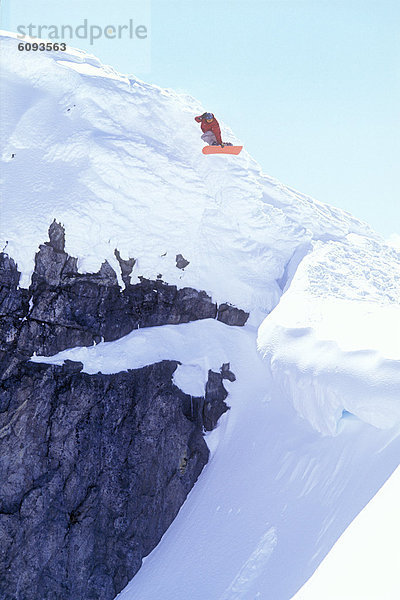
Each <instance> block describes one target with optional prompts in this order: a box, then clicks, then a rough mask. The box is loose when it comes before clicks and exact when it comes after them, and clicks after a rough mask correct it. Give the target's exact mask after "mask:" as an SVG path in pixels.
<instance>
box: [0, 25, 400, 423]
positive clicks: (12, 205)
mask: <svg viewBox="0 0 400 600" xmlns="http://www.w3.org/2000/svg"><path fill="white" fill-rule="evenodd" d="M17 43H18V40H17V39H16V36H15V35H14V34H9V33H6V32H3V35H2V36H1V56H2V64H1V78H2V94H3V97H2V107H4V110H3V118H2V122H1V138H2V149H1V159H2V171H3V174H4V175H3V183H4V189H5V192H4V205H3V208H2V223H1V228H2V230H1V232H0V247H1V248H4V247H6V251H7V252H8V253H9V254H10V256H12V257H13V258H14V259H15V260H16V262H17V264H18V268H19V270H20V271H21V272H22V278H21V282H20V284H21V287H26V286H27V285H28V282H29V279H30V275H31V273H32V270H33V261H34V255H35V252H36V249H37V247H38V245H39V243H41V242H42V241H43V239H46V235H47V228H48V226H49V223H50V222H51V221H52V220H53V219H54V218H55V219H56V220H57V221H59V222H61V223H63V224H64V226H65V230H66V251H67V252H68V253H69V254H70V255H71V256H77V257H78V267H79V270H80V271H81V272H95V271H97V270H98V269H99V268H100V266H101V264H102V263H103V262H104V260H107V261H108V262H109V264H110V265H111V266H113V268H114V270H115V272H117V273H119V272H120V271H119V265H118V262H117V259H116V257H115V255H114V249H115V248H118V249H119V251H120V253H121V256H123V257H124V258H127V257H134V258H135V259H136V263H135V266H134V269H133V273H132V275H131V281H132V283H136V282H137V281H138V277H139V276H143V277H145V278H147V279H150V280H154V279H156V278H157V276H159V275H161V276H162V278H163V280H164V281H166V282H168V283H170V284H174V285H177V286H178V287H186V286H187V287H192V288H195V289H197V290H205V291H206V292H207V293H208V294H209V295H210V296H212V298H213V299H214V301H216V302H217V303H221V302H226V301H229V302H231V303H232V304H233V305H235V306H239V307H241V308H243V309H244V310H246V311H251V313H252V314H251V318H250V322H251V323H259V322H260V321H261V320H262V318H264V317H265V316H266V315H268V314H269V313H271V314H269V316H268V317H267V318H266V320H265V321H264V323H263V325H262V326H261V328H260V332H259V340H258V342H259V348H260V350H261V352H262V353H263V355H264V356H265V359H266V366H267V367H268V366H269V367H270V374H271V375H272V381H273V382H274V384H276V386H277V389H278V390H279V393H280V394H283V395H284V397H285V398H286V399H287V400H289V401H290V402H291V403H293V405H294V406H295V408H296V410H297V411H298V412H299V413H300V414H301V415H302V416H303V417H305V418H307V419H308V420H309V422H310V423H311V425H312V426H313V427H315V428H317V429H318V430H319V431H323V432H325V433H330V434H332V433H334V432H336V431H337V427H338V423H339V421H340V419H341V416H342V414H343V411H347V412H352V413H353V414H355V415H357V416H358V417H359V418H361V419H364V420H366V421H367V422H368V423H372V424H374V425H376V426H378V427H391V426H393V425H394V424H395V423H397V422H398V421H399V404H400V398H399V397H398V396H399V393H398V391H397V390H398V389H399V383H400V375H399V368H400V362H399V361H400V349H399V346H398V340H399V339H400V335H399V331H398V327H399V323H400V319H399V304H400V267H399V264H400V259H399V254H398V252H396V250H395V248H393V247H388V246H386V245H385V243H384V242H383V240H381V239H380V238H379V236H377V235H376V234H375V233H374V232H373V231H372V230H371V228H370V227H369V226H368V225H366V224H364V223H361V222H360V221H358V220H357V219H355V218H353V217H352V216H351V215H349V214H347V213H345V212H344V211H342V210H340V209H337V208H334V207H330V206H327V205H324V204H322V203H320V202H318V201H315V200H313V199H311V198H309V197H307V196H305V195H303V194H300V193H298V192H296V191H295V190H292V189H290V188H288V187H286V186H284V185H282V184H281V183H279V182H278V181H276V180H274V179H272V178H270V177H267V176H265V175H264V174H263V173H262V172H261V169H260V167H259V165H258V164H257V163H256V162H255V161H254V160H253V159H252V158H251V157H250V156H249V154H248V153H247V152H245V151H243V152H242V154H241V155H240V156H238V157H227V156H223V157H207V156H203V155H202V154H201V147H202V142H201V140H200V136H199V130H198V125H197V124H196V123H195V122H194V120H193V117H194V115H196V114H200V113H202V112H204V109H205V108H207V107H203V106H201V105H200V104H199V102H198V101H196V100H195V99H193V98H191V97H190V96H185V95H182V94H177V93H175V92H174V91H172V90H165V89H161V88H159V87H157V86H155V85H150V84H146V83H144V82H142V81H140V80H137V79H136V78H134V77H132V76H126V75H121V74H119V73H117V72H116V71H115V70H114V69H112V68H111V67H108V66H104V65H102V64H101V62H100V61H99V60H98V59H96V58H95V57H93V56H91V55H88V54H87V53H85V52H82V51H80V50H74V49H68V50H67V52H62V53H61V52H58V53H57V52H53V53H40V52H36V53H34V52H18V50H17ZM222 129H223V137H225V138H226V139H230V140H231V141H232V142H237V141H239V140H236V138H235V136H234V135H233V133H232V132H231V131H230V130H229V129H228V128H227V127H226V126H223V127H222ZM179 254H182V256H183V257H185V259H186V260H187V261H189V264H188V265H187V266H186V267H185V269H184V270H182V269H179V268H177V266H176V256H177V255H179ZM299 265H300V266H299ZM120 283H121V285H123V282H122V280H121V281H120ZM283 292H284V294H283V295H282V293H283ZM271 311H272V312H271ZM345 414H346V413H345Z"/></svg>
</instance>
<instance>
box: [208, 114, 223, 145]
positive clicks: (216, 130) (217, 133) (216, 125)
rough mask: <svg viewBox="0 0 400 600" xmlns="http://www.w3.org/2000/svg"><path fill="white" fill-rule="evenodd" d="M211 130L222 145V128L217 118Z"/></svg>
mask: <svg viewBox="0 0 400 600" xmlns="http://www.w3.org/2000/svg"><path fill="white" fill-rule="evenodd" d="M211 131H212V132H213V134H214V135H215V137H216V140H217V142H218V144H219V145H220V146H222V138H221V129H220V128H219V123H218V121H217V120H216V119H215V123H213V126H212V129H211Z"/></svg>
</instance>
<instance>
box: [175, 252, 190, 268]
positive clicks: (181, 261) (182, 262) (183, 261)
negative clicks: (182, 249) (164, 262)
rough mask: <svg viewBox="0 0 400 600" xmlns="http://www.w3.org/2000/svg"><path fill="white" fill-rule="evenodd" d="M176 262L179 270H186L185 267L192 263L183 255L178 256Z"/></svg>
mask: <svg viewBox="0 0 400 600" xmlns="http://www.w3.org/2000/svg"><path fill="white" fill-rule="evenodd" d="M175 260H176V266H177V268H178V269H184V268H185V267H187V266H188V265H190V262H189V261H188V260H186V258H184V257H183V256H182V254H177V255H176V258H175Z"/></svg>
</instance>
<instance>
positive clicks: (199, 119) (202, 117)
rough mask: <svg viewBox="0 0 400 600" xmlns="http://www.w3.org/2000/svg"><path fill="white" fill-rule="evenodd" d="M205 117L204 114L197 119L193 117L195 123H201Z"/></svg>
mask: <svg viewBox="0 0 400 600" xmlns="http://www.w3.org/2000/svg"><path fill="white" fill-rule="evenodd" d="M205 116H206V113H203V114H202V115H200V116H199V117H195V118H194V120H195V121H197V122H198V123H201V121H202V120H203V119H204V118H205Z"/></svg>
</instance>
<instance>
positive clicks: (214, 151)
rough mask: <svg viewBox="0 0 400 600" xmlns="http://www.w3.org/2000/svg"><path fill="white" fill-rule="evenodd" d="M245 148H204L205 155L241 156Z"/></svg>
mask: <svg viewBox="0 0 400 600" xmlns="http://www.w3.org/2000/svg"><path fill="white" fill-rule="evenodd" d="M242 148H243V146H224V147H222V146H204V148H203V154H239V153H240V152H241V151H242Z"/></svg>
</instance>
